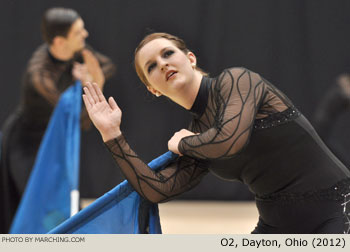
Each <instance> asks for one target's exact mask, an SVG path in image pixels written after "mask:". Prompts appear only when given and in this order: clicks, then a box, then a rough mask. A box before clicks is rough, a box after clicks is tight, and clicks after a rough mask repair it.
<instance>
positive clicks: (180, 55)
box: [83, 33, 350, 233]
mask: <svg viewBox="0 0 350 252" xmlns="http://www.w3.org/2000/svg"><path fill="white" fill-rule="evenodd" d="M196 63H197V62H196V57H195V55H194V54H193V53H192V52H191V51H189V50H188V49H187V47H186V45H185V43H184V42H183V41H182V40H181V39H179V38H177V37H175V36H172V35H169V34H165V33H154V34H150V35H148V36H146V37H145V39H144V40H143V41H142V42H141V43H140V45H139V46H138V47H137V49H136V51H135V67H136V71H137V74H138V75H139V77H140V79H141V80H142V81H143V82H144V83H145V85H146V87H147V89H148V90H149V91H150V92H152V93H153V94H154V95H156V96H160V95H165V96H167V97H168V98H170V99H171V100H173V101H174V102H176V103H177V104H179V105H180V106H182V107H184V108H185V109H187V110H189V111H190V112H191V113H193V121H192V123H191V125H190V126H189V128H188V129H182V130H180V131H178V132H176V133H175V134H174V136H173V137H172V138H171V139H170V140H169V142H168V147H169V150H171V151H173V152H175V153H178V154H179V155H180V157H179V158H178V159H177V161H176V162H174V163H172V164H170V165H169V166H168V167H167V168H166V169H165V170H163V171H160V172H154V171H152V170H151V169H150V168H149V167H148V166H147V165H146V164H145V163H144V162H143V161H142V160H141V159H140V158H139V157H138V155H137V154H136V153H135V152H134V151H133V150H132V149H131V147H130V146H129V144H128V142H127V140H126V139H125V137H124V135H123V133H122V132H121V130H120V124H121V117H122V113H121V110H120V109H119V107H118V106H117V103H116V102H115V100H114V99H113V98H112V97H110V98H109V99H108V101H107V100H106V99H105V97H104V96H103V94H102V92H101V90H100V89H99V88H98V86H97V85H96V84H88V85H87V87H85V88H84V92H85V95H84V96H83V98H84V102H85V105H86V108H87V111H88V113H89V116H90V118H91V120H92V121H93V123H94V124H95V126H96V128H97V129H98V130H99V131H100V133H101V135H102V138H103V141H104V142H105V144H106V146H107V147H108V148H109V150H110V152H111V153H112V155H113V157H114V159H115V160H116V162H117V163H118V165H119V166H120V168H121V170H122V172H123V173H124V175H125V177H126V178H127V179H128V181H129V182H130V183H131V184H132V185H133V187H134V188H135V190H136V191H137V192H138V193H139V194H140V195H142V196H143V197H145V198H147V199H148V200H149V201H152V202H165V201H168V200H170V199H172V198H174V197H176V196H177V195H179V194H181V193H183V192H185V191H187V190H190V189H191V188H193V187H194V186H195V185H197V184H198V183H199V182H200V180H201V178H202V177H203V176H204V175H205V174H207V173H208V171H210V172H212V173H214V174H216V175H217V176H219V177H221V178H223V179H227V180H240V181H242V182H243V183H245V184H247V185H248V186H249V188H250V190H251V191H252V192H254V194H255V196H256V205H257V208H258V211H259V216H260V217H259V222H258V224H257V227H256V228H255V230H254V231H253V233H344V232H345V233H348V232H349V203H347V204H346V202H347V201H349V199H350V195H349V194H350V178H349V177H350V172H349V171H348V169H347V168H346V167H345V166H344V165H343V164H342V163H341V162H340V161H339V160H338V159H337V158H336V157H335V156H334V155H333V154H332V153H331V152H330V151H329V150H328V149H327V147H326V146H325V145H324V144H323V142H322V141H321V139H320V138H319V137H318V135H317V134H316V132H315V131H314V129H313V127H312V126H311V125H310V123H309V122H308V121H307V119H306V118H305V117H304V116H303V115H302V114H301V113H300V112H299V111H298V110H297V109H296V108H295V107H294V106H293V104H292V102H291V101H290V100H289V99H288V98H287V97H286V96H285V95H284V94H283V93H282V92H281V91H279V90H278V89H277V88H275V87H274V86H273V85H272V84H271V83H269V82H268V81H267V80H265V79H264V78H263V77H261V76H260V75H259V74H257V73H254V72H252V71H250V70H248V69H245V68H229V69H225V70H223V71H222V73H221V74H220V75H219V76H217V77H215V78H208V77H206V76H204V75H203V73H202V71H201V70H200V69H198V68H197V66H196ZM222 162H223V163H225V166H224V167H225V168H222V167H223V165H222V164H220V165H219V166H217V164H218V163H222ZM218 167H221V168H218Z"/></svg>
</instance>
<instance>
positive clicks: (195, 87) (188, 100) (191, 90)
mask: <svg viewBox="0 0 350 252" xmlns="http://www.w3.org/2000/svg"><path fill="white" fill-rule="evenodd" d="M202 78H203V75H202V74H201V73H200V72H199V71H196V72H195V74H194V78H193V81H192V84H191V85H186V89H184V90H183V92H182V95H181V98H180V97H179V99H177V101H175V100H174V101H175V102H176V103H177V104H179V105H180V106H182V107H184V108H185V109H187V110H190V109H191V108H192V106H193V103H194V101H195V100H196V97H197V94H198V91H199V88H200V85H201V81H202Z"/></svg>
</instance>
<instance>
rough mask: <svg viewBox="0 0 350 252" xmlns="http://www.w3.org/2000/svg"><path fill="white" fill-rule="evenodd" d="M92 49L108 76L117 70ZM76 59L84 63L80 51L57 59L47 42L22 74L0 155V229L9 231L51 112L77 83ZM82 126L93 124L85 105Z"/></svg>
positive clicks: (5, 126)
mask: <svg viewBox="0 0 350 252" xmlns="http://www.w3.org/2000/svg"><path fill="white" fill-rule="evenodd" d="M88 49H89V50H91V51H92V52H93V54H94V55H95V57H96V58H97V60H98V61H99V63H100V66H101V69H102V71H103V73H104V75H105V79H108V78H110V77H111V76H112V75H113V73H114V72H115V65H114V64H113V63H112V61H111V60H110V59H109V58H108V57H106V56H104V55H102V54H101V53H99V52H96V51H94V50H93V49H92V48H91V47H88ZM74 62H80V63H82V62H83V59H82V56H81V54H80V53H77V54H76V55H75V56H74V57H73V58H72V59H71V60H69V61H61V60H58V59H56V58H54V57H53V56H52V55H51V54H50V52H49V49H48V46H47V45H46V44H44V45H41V46H40V47H39V48H38V49H37V50H36V51H35V52H34V53H33V55H32V57H31V59H30V61H29V63H28V65H27V68H26V71H25V73H24V76H23V82H22V92H21V100H20V104H19V106H18V108H17V110H16V112H15V113H13V114H11V115H10V117H9V118H7V120H6V121H5V124H4V126H3V129H2V131H3V141H2V157H1V173H0V175H1V177H0V179H1V180H0V185H1V193H0V196H1V206H0V221H1V222H0V228H1V229H0V232H1V233H7V232H8V228H9V225H10V224H11V221H12V218H13V215H14V213H15V211H16V209H17V206H18V204H19V201H20V199H21V196H22V194H23V191H24V189H25V186H26V183H27V180H28V178H29V175H30V172H31V169H32V166H33V164H34V160H35V157H36V153H37V150H38V148H39V145H40V142H41V139H42V137H43V134H44V133H45V129H46V126H47V124H48V122H49V119H50V116H51V113H52V111H53V109H54V107H55V105H56V103H57V102H58V100H59V97H60V95H61V93H62V92H64V90H65V89H67V88H68V87H69V86H71V85H72V84H74V82H75V80H74V78H73V76H72V68H73V63H74ZM81 123H82V127H83V128H88V127H89V125H91V122H90V119H89V117H88V114H87V112H86V110H85V108H82V113H81Z"/></svg>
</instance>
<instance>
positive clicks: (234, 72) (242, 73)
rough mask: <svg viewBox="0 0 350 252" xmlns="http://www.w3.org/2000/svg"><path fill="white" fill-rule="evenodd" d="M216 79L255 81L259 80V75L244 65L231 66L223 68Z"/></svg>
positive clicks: (224, 80) (223, 80)
mask: <svg viewBox="0 0 350 252" xmlns="http://www.w3.org/2000/svg"><path fill="white" fill-rule="evenodd" d="M216 79H217V80H218V81H219V82H225V83H227V82H247V81H248V82H251V81H253V82H256V81H261V76H260V75H259V74H258V73H256V72H253V71H251V70H249V69H247V68H245V67H231V68H226V69H224V70H223V71H222V72H221V73H220V74H219V75H218V76H217V77H216Z"/></svg>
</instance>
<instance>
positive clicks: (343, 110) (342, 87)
mask: <svg viewBox="0 0 350 252" xmlns="http://www.w3.org/2000/svg"><path fill="white" fill-rule="evenodd" d="M349 112H350V75H349V74H348V73H343V74H341V75H339V76H337V78H336V79H335V82H334V83H333V84H332V85H331V86H330V88H328V89H327V91H326V93H325V95H324V97H323V98H322V100H321V102H320V104H319V105H318V106H317V108H316V111H315V115H314V118H313V119H314V121H313V125H314V127H315V129H316V131H317V133H318V134H319V135H320V137H321V138H322V140H323V141H324V142H325V143H326V144H327V146H329V147H330V149H331V150H332V151H333V153H335V154H336V155H337V157H338V158H339V159H340V160H341V161H342V162H343V163H344V164H345V165H346V166H347V167H348V168H349V165H350V157H349V156H350V155H349V154H350V149H349V147H350V139H349V137H348V135H346V134H344V133H346V132H341V133H343V134H339V135H340V136H341V137H339V135H338V138H337V135H336V134H334V133H336V132H335V131H336V129H337V124H346V126H345V125H344V128H346V129H347V128H348V123H347V122H346V121H344V118H347V117H348V116H347V113H349ZM342 117H343V118H342ZM335 140H336V141H335Z"/></svg>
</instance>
